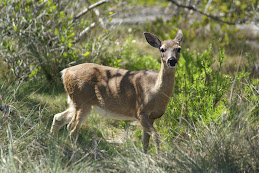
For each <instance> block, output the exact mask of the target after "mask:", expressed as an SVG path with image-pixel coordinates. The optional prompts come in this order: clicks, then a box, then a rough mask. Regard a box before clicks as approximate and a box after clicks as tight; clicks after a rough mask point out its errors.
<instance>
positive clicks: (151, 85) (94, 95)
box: [51, 31, 182, 152]
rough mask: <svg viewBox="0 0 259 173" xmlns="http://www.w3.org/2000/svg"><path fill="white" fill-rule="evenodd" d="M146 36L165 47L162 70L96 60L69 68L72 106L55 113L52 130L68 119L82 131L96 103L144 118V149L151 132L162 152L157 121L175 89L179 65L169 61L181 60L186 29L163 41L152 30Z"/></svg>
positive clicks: (120, 115)
mask: <svg viewBox="0 0 259 173" xmlns="http://www.w3.org/2000/svg"><path fill="white" fill-rule="evenodd" d="M145 36H146V39H147V41H148V43H149V44H150V45H151V46H153V47H156V48H159V49H160V50H161V48H163V49H165V50H163V52H161V60H162V61H161V62H162V63H161V69H160V72H159V73H158V72H155V71H151V70H144V71H128V70H124V69H117V68H112V67H107V66H102V65H97V64H92V63H85V64H80V65H76V66H73V67H69V68H67V69H65V70H64V71H63V83H64V87H65V89H66V91H67V94H68V96H69V99H71V101H70V106H69V108H68V109H67V110H66V111H64V112H62V113H59V114H56V115H55V117H54V119H53V124H52V128H51V131H52V132H54V133H57V132H58V130H59V129H60V128H61V127H62V126H63V125H65V124H67V123H69V125H68V129H69V130H70V131H71V134H72V133H74V132H76V131H78V129H79V128H80V126H81V125H82V123H83V122H84V120H85V119H86V116H87V114H89V112H90V111H91V109H92V106H94V108H93V109H94V110H102V111H103V113H104V114H105V115H107V116H108V114H110V115H111V117H112V118H115V119H121V120H127V119H129V120H132V119H136V120H138V121H140V123H141V125H142V126H143V147H144V151H145V152H146V151H147V148H148V143H149V138H150V134H151V135H152V137H153V140H154V143H155V145H156V149H157V152H158V150H159V141H158V135H157V133H156V131H155V129H154V127H153V122H154V120H155V119H157V118H159V117H161V116H162V115H163V114H164V112H165V110H166V107H167V104H168V102H169V100H170V97H171V95H172V92H173V86H174V76H175V67H171V66H170V65H168V61H169V59H170V58H171V59H175V60H176V61H178V60H179V57H180V54H179V52H178V53H177V51H176V49H177V48H179V47H180V46H179V45H180V43H181V41H182V32H181V31H179V32H178V34H177V36H176V38H175V39H174V40H166V41H163V42H161V41H160V40H159V39H158V38H157V37H156V36H154V35H152V34H150V33H145Z"/></svg>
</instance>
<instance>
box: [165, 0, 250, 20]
mask: <svg viewBox="0 0 259 173" xmlns="http://www.w3.org/2000/svg"><path fill="white" fill-rule="evenodd" d="M169 1H170V2H172V3H174V4H175V5H176V6H177V7H180V8H187V9H189V10H193V11H196V12H198V13H200V14H202V15H204V16H207V17H208V18H211V19H213V20H216V21H218V22H221V23H225V24H228V25H236V24H240V23H244V22H245V21H242V22H230V21H225V20H222V19H220V18H219V17H218V16H214V15H212V14H208V13H206V12H205V11H204V12H203V11H200V10H199V9H197V8H196V7H195V6H194V5H184V4H180V3H178V2H177V1H175V0H169Z"/></svg>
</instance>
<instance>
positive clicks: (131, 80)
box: [63, 63, 157, 116]
mask: <svg viewBox="0 0 259 173" xmlns="http://www.w3.org/2000/svg"><path fill="white" fill-rule="evenodd" d="M156 76H157V72H154V71H149V70H146V71H128V70H123V69H117V68H112V67H107V66H101V65H97V64H92V63H85V64H80V65H77V66H73V67H70V68H67V69H66V71H65V74H64V80H63V82H64V86H65V89H66V90H67V93H68V95H69V96H70V98H71V99H72V101H73V102H74V104H75V106H78V107H81V106H84V105H95V106H97V107H99V108H101V109H103V110H105V111H109V112H113V113H116V114H122V115H126V116H136V114H137V111H138V110H139V109H141V106H143V105H142V104H143V103H144V100H145V97H146V95H147V94H148V93H149V92H150V90H151V88H152V87H153V85H154V84H155V79H156Z"/></svg>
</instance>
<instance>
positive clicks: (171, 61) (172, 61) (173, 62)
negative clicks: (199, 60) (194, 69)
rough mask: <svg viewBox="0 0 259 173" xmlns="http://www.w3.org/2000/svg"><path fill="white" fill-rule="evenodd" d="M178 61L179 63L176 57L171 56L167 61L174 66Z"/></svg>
mask: <svg viewBox="0 0 259 173" xmlns="http://www.w3.org/2000/svg"><path fill="white" fill-rule="evenodd" d="M176 63H177V60H176V59H175V58H170V59H168V61H167V64H168V66H171V67H174V66H175V64H176Z"/></svg>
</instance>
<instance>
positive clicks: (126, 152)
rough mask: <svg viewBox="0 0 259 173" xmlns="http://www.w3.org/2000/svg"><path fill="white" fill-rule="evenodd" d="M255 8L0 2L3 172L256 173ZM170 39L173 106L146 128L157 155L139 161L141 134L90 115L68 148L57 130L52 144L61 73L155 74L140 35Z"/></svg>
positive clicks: (62, 97)
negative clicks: (176, 53)
mask: <svg viewBox="0 0 259 173" xmlns="http://www.w3.org/2000/svg"><path fill="white" fill-rule="evenodd" d="M258 8H259V4H258V1H256V0H250V1H225V0H215V1H211V0H208V1H205V0H202V1H189V0H188V1H187V0H182V1H174V0H169V1H166V0H161V1H154V0H141V1H135V0H128V1H120V0H110V1H107V0H101V1H94V0H87V1H80V0H76V1H69V0H63V1H59V0H48V1H47V0H46V1H42V0H24V1H18V0H2V1H0V44H1V47H0V81H1V83H0V115H1V117H0V118H1V119H0V172H258V171H259V170H258V168H259V159H258V157H259V152H258V151H259V147H258V143H259V139H258V137H259V136H258V134H259V133H258V114H259V111H258V110H259V108H258V101H259V99H258V90H259V88H258V87H259V84H258V82H259V80H258V74H259V73H258V62H259V61H258V60H259V51H258V50H259V44H258V41H259V35H258V16H259V15H258ZM149 17H150V18H149ZM122 19H124V20H122ZM140 19H141V20H140ZM142 19H143V20H142ZM138 20H139V21H138ZM143 21H144V22H143ZM178 28H181V29H182V30H183V32H184V42H183V45H182V52H181V59H180V62H179V64H178V67H177V74H176V84H175V90H174V95H173V96H172V99H171V101H170V103H169V105H168V109H167V111H166V113H165V115H164V116H163V117H162V118H161V119H159V120H157V121H156V123H155V128H156V129H157V131H158V132H159V134H160V138H161V147H162V152H161V155H159V156H158V155H156V154H155V150H154V147H153V146H151V149H150V152H149V154H144V153H142V151H141V149H142V146H141V145H142V144H141V135H142V134H141V131H142V130H141V127H140V125H139V124H138V123H136V122H130V121H121V122H120V121H114V120H103V119H99V118H98V115H94V114H92V115H91V116H89V118H88V120H87V122H86V124H85V125H84V127H83V128H82V129H81V131H80V136H79V140H78V142H77V145H76V146H72V145H71V142H70V140H69V138H68V137H67V129H66V127H64V128H63V129H62V130H61V131H60V133H59V136H58V138H54V137H53V136H52V135H50V134H49V129H50V126H51V123H52V119H53V116H54V114H56V113H58V112H61V111H63V110H64V109H65V108H66V94H65V92H64V89H63V86H62V83H61V80H60V74H59V71H61V70H62V69H64V68H66V67H69V66H72V65H75V64H79V63H83V62H94V63H98V64H103V65H109V66H113V67H116V68H126V69H129V70H143V69H154V70H157V71H158V70H159V68H160V62H159V61H160V60H159V58H158V57H159V56H160V55H159V52H158V51H157V50H154V49H152V48H151V47H150V46H149V45H148V44H147V43H146V42H145V39H144V37H143V32H144V31H148V32H152V33H154V34H156V35H157V36H158V37H159V38H161V39H168V38H174V36H175V33H176V31H177V30H178Z"/></svg>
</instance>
